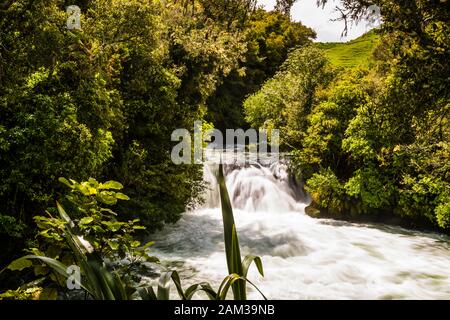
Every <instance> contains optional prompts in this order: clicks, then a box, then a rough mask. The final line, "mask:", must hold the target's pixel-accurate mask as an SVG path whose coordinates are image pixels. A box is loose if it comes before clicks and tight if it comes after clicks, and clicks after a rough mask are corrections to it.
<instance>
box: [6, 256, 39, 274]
mask: <svg viewBox="0 0 450 320" xmlns="http://www.w3.org/2000/svg"><path fill="white" fill-rule="evenodd" d="M32 265H33V262H31V261H30V260H28V259H26V258H25V257H22V258H19V259H17V260H14V261H13V262H11V263H10V264H9V265H8V266H7V267H6V269H8V270H11V271H22V270H23V269H26V268H29V267H31V266H32Z"/></svg>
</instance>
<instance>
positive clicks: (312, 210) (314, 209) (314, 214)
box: [305, 203, 321, 218]
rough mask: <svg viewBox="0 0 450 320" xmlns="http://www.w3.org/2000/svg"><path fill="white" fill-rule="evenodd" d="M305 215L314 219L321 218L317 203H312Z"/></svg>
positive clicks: (306, 209)
mask: <svg viewBox="0 0 450 320" xmlns="http://www.w3.org/2000/svg"><path fill="white" fill-rule="evenodd" d="M305 213H306V214H307V215H308V216H310V217H313V218H318V217H320V216H321V214H320V210H319V209H317V207H316V204H315V203H311V204H310V205H309V206H307V207H306V208H305Z"/></svg>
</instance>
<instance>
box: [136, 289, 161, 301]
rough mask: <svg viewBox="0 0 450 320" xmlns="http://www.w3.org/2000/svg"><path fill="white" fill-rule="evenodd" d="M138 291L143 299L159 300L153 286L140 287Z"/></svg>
mask: <svg viewBox="0 0 450 320" xmlns="http://www.w3.org/2000/svg"><path fill="white" fill-rule="evenodd" d="M137 292H138V294H139V296H140V297H141V299H142V300H158V298H157V297H156V294H155V291H154V290H153V288H152V287H145V288H139V289H138V290H137Z"/></svg>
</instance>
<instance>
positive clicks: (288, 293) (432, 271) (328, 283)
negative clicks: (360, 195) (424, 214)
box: [152, 164, 450, 299]
mask: <svg viewBox="0 0 450 320" xmlns="http://www.w3.org/2000/svg"><path fill="white" fill-rule="evenodd" d="M205 180H206V181H209V182H210V189H211V190H210V192H209V193H208V195H207V199H206V200H207V201H206V204H205V205H204V206H203V207H202V208H200V209H197V210H194V211H190V212H186V213H185V214H184V215H183V217H182V218H181V220H180V221H179V222H178V223H177V224H175V225H168V226H166V227H165V228H164V230H163V231H161V232H158V233H156V234H155V235H153V236H152V240H154V241H155V243H156V245H155V247H154V248H153V250H152V252H153V253H154V254H155V255H157V256H158V257H159V258H160V259H161V261H163V265H165V266H167V267H168V268H171V269H177V270H178V271H179V272H180V275H181V277H182V279H183V286H184V287H187V285H189V284H192V283H196V282H201V281H208V282H210V283H211V284H212V285H213V287H214V288H215V289H217V287H218V286H219V284H220V282H221V280H222V279H223V278H224V277H225V276H226V275H227V267H226V260H225V254H224V243H223V227H222V216H221V211H220V202H219V193H218V190H217V186H216V182H215V178H214V175H213V174H212V173H211V171H210V169H209V168H208V167H207V166H205ZM226 181H227V186H228V191H229V194H230V197H231V198H232V202H233V207H234V216H235V221H236V225H237V230H238V235H239V240H240V244H241V251H242V252H241V253H242V255H243V256H244V255H246V254H250V253H251V254H253V255H259V256H260V257H261V258H262V261H263V265H264V272H265V277H264V278H263V277H261V276H260V275H259V274H258V273H257V272H256V270H255V269H256V268H255V267H254V266H252V270H251V271H250V273H249V279H251V280H253V281H254V283H255V284H256V285H257V286H258V287H259V288H260V289H261V291H262V292H263V293H264V294H265V295H266V296H267V297H268V299H450V239H449V238H448V237H445V236H442V235H438V234H433V233H421V232H416V231H408V230H405V229H402V228H398V227H391V226H385V225H373V224H353V223H346V222H337V221H332V220H319V219H313V218H310V217H309V216H307V215H306V214H305V213H304V208H305V204H304V203H302V202H304V201H306V200H305V197H304V196H302V194H301V192H299V191H298V188H296V187H295V183H293V181H292V180H291V179H289V175H288V173H287V170H286V168H285V166H284V165H282V164H273V165H272V166H267V167H264V166H261V165H258V164H254V165H247V166H228V167H227V168H226ZM302 200H303V201H302ZM199 298H201V296H200V297H199ZM249 298H251V299H260V298H261V297H260V296H259V294H258V293H257V292H256V291H254V290H253V291H250V293H249Z"/></svg>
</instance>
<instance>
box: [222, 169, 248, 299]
mask: <svg viewBox="0 0 450 320" xmlns="http://www.w3.org/2000/svg"><path fill="white" fill-rule="evenodd" d="M218 183H219V190H220V202H221V205H222V219H223V230H224V240H225V253H226V257H227V265H228V273H229V274H230V275H232V274H237V275H239V276H242V275H243V270H242V261H241V253H240V248H239V239H238V236H237V232H236V225H235V223H234V216H233V208H232V206H231V201H230V197H229V195H228V190H227V186H226V183H225V177H224V175H223V165H222V164H220V165H219V177H218ZM232 284H233V294H234V299H235V300H246V290H245V283H243V282H242V281H238V282H236V281H233V283H232Z"/></svg>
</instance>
